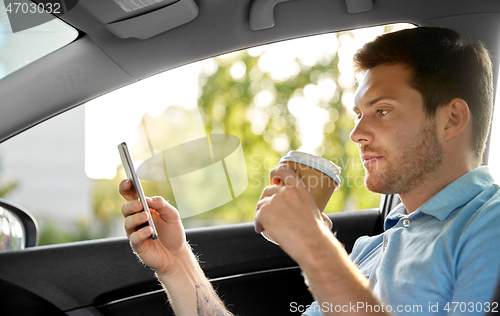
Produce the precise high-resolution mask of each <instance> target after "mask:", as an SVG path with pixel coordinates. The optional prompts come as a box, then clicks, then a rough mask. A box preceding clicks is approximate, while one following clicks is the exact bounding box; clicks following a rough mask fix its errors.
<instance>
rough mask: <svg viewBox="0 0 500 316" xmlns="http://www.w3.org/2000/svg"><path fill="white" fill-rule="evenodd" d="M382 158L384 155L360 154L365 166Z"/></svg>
mask: <svg viewBox="0 0 500 316" xmlns="http://www.w3.org/2000/svg"><path fill="white" fill-rule="evenodd" d="M383 158H384V157H383V156H380V155H361V161H362V162H363V166H364V167H365V168H366V167H369V166H371V165H373V164H375V163H378V162H379V161H380V160H381V159H383Z"/></svg>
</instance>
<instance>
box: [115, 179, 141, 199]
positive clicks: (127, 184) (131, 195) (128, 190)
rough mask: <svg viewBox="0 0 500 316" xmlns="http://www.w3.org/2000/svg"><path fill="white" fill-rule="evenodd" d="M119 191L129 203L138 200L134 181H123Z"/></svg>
mask: <svg viewBox="0 0 500 316" xmlns="http://www.w3.org/2000/svg"><path fill="white" fill-rule="evenodd" d="M118 191H119V192H120V194H121V195H122V196H123V197H124V198H125V200H127V201H133V200H137V199H138V198H139V197H138V196H137V191H136V190H135V187H134V183H133V182H132V180H122V182H120V185H119V187H118Z"/></svg>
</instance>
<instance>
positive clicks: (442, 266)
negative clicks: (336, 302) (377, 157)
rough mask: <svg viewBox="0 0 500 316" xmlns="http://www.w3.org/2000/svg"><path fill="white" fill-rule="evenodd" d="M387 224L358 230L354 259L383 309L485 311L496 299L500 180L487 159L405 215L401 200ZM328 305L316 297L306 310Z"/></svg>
mask: <svg viewBox="0 0 500 316" xmlns="http://www.w3.org/2000/svg"><path fill="white" fill-rule="evenodd" d="M384 230H385V231H384V233H382V234H380V235H378V236H373V237H368V236H363V237H360V238H359V239H358V240H357V241H356V243H355V245H354V248H353V251H352V253H351V259H352V260H353V261H354V263H356V264H357V265H358V267H359V269H360V270H361V272H362V273H363V274H364V275H365V276H366V277H367V278H369V280H370V284H371V286H372V289H373V293H374V295H375V297H377V298H378V299H379V301H380V302H381V303H383V304H384V305H383V306H384V307H385V309H384V310H385V311H390V312H392V314H395V315H400V314H404V315H428V314H432V315H464V314H467V315H484V312H485V311H487V310H488V309H492V308H493V307H494V306H492V305H490V303H489V301H490V300H491V297H492V295H493V293H494V290H495V287H496V284H497V282H498V279H499V275H500V188H499V186H498V185H497V184H495V183H494V182H493V178H492V177H491V175H490V173H489V171H488V168H487V167H480V168H477V169H475V170H473V171H471V172H469V173H467V174H466V175H464V176H462V177H460V178H459V179H457V180H455V181H454V182H453V183H451V184H450V185H448V186H447V187H446V188H444V189H443V190H441V191H440V192H439V193H437V194H436V195H435V196H433V197H432V198H431V199H429V200H428V201H427V202H426V203H424V204H423V205H422V206H421V207H419V208H418V209H417V210H416V211H414V212H413V213H411V214H409V215H408V214H407V212H406V209H405V208H404V206H403V204H400V205H398V206H397V207H396V208H394V210H393V211H391V213H390V214H389V215H388V216H387V218H386V220H385V223H384ZM362 303H363V302H359V303H358V304H360V305H359V306H360V307H361V304H362ZM326 306H327V305H323V306H322V307H321V306H319V305H318V304H317V303H316V302H315V303H313V305H312V306H311V308H310V309H309V311H308V312H305V313H304V314H305V315H308V316H313V315H322V314H321V312H320V311H321V310H322V309H321V308H326ZM320 307H321V308H320ZM328 308H329V309H330V310H331V308H335V307H334V306H333V307H332V306H331V305H328ZM338 308H340V307H338ZM365 308H370V307H369V306H366V307H365ZM372 308H381V306H378V307H372ZM369 310H370V309H368V311H369ZM496 310H500V307H497V309H496ZM361 311H365V309H360V310H358V312H361Z"/></svg>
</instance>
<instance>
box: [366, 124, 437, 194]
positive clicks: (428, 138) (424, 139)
mask: <svg viewBox="0 0 500 316" xmlns="http://www.w3.org/2000/svg"><path fill="white" fill-rule="evenodd" d="M360 150H361V151H363V152H370V153H371V152H373V153H376V154H380V155H383V156H384V158H383V159H384V160H386V161H384V166H383V167H384V170H380V169H379V166H378V164H375V165H372V166H371V167H370V169H371V170H372V171H369V170H365V171H366V176H365V186H366V188H367V189H368V190H370V191H373V192H376V193H383V194H402V193H406V192H409V191H410V190H412V189H414V188H416V187H418V186H420V185H421V184H422V183H423V182H424V180H425V178H426V177H427V176H429V175H430V174H431V173H432V172H434V171H435V170H436V169H437V168H438V167H439V166H440V165H441V162H442V160H443V150H442V148H441V145H440V144H439V141H438V139H437V133H436V123H435V120H434V119H433V118H426V119H425V121H424V123H423V125H422V128H421V130H420V132H419V133H418V135H417V137H416V138H415V139H413V141H411V142H410V143H409V144H407V146H406V147H405V148H403V149H402V150H401V151H400V152H399V153H398V154H399V155H398V156H397V157H392V156H390V157H387V156H385V154H386V153H387V151H385V150H384V149H383V148H379V147H370V146H366V147H360Z"/></svg>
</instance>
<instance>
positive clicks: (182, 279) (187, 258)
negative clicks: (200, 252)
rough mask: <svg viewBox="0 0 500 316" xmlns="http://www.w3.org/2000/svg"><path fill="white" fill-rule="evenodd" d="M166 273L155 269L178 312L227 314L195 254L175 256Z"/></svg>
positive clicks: (203, 315)
mask: <svg viewBox="0 0 500 316" xmlns="http://www.w3.org/2000/svg"><path fill="white" fill-rule="evenodd" d="M174 270H175V271H169V273H168V274H161V273H158V272H157V274H156V275H157V278H158V280H159V281H160V282H161V283H162V285H163V287H164V288H165V291H166V292H167V295H168V297H169V300H170V304H171V305H172V308H173V309H174V312H175V314H176V315H177V316H184V315H187V316H193V315H199V316H212V315H214V316H215V315H216V316H230V315H232V314H231V313H230V312H229V311H227V310H226V308H225V307H224V304H223V303H222V301H221V300H220V299H219V297H218V296H217V294H216V293H215V291H214V289H213V287H212V285H211V284H210V282H209V281H208V280H207V278H206V276H205V274H204V273H203V270H202V269H201V267H200V266H199V264H198V262H197V260H196V258H195V257H194V255H193V254H192V253H191V252H190V251H187V252H186V253H184V254H182V255H180V256H179V257H178V261H177V263H176V266H175V268H174Z"/></svg>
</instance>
